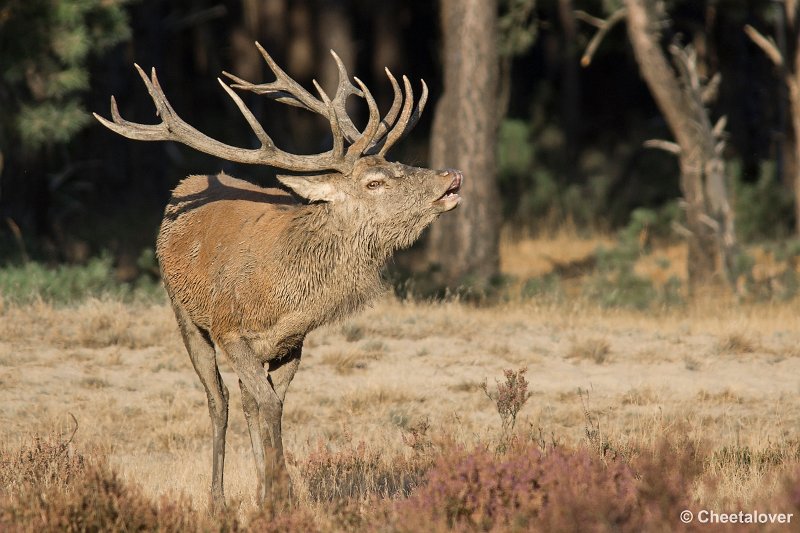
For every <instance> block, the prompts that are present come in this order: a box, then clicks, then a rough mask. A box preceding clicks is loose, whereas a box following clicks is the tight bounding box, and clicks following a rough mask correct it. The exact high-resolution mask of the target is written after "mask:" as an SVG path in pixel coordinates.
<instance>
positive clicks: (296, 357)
mask: <svg viewBox="0 0 800 533" xmlns="http://www.w3.org/2000/svg"><path fill="white" fill-rule="evenodd" d="M222 345H223V346H224V350H225V352H226V354H227V356H228V358H229V360H230V362H231V366H233V368H234V370H235V371H236V373H237V374H238V376H239V380H240V384H241V386H242V404H243V408H244V411H245V417H246V419H247V422H248V427H249V429H250V434H251V443H252V445H253V455H254V458H255V461H256V467H257V471H258V485H259V500H260V501H261V502H262V503H263V501H264V500H265V498H266V496H267V494H268V492H270V491H271V490H272V487H273V486H276V487H284V486H285V487H286V490H287V492H288V490H289V485H290V480H289V477H288V474H287V473H286V464H285V461H284V457H283V439H282V436H281V418H282V414H283V400H284V398H285V397H286V390H287V389H288V387H289V384H290V383H291V381H292V378H293V377H294V374H295V372H296V371H297V368H298V366H299V365H300V355H301V351H302V341H300V344H298V345H296V346H293V347H292V348H290V349H289V350H288V352H287V351H286V349H285V348H272V349H266V350H263V348H265V347H264V345H263V343H258V345H257V347H256V349H254V347H253V345H252V343H251V342H249V341H248V340H247V339H245V338H243V337H235V338H228V339H226V340H225V341H223V343H222ZM274 346H276V347H277V346H285V343H275V344H274ZM265 352H266V353H265ZM282 353H285V355H283V356H282V357H281V356H280V355H281V354H282ZM265 360H266V361H267V365H268V373H267V372H265V366H267V365H265V364H262V361H265Z"/></svg>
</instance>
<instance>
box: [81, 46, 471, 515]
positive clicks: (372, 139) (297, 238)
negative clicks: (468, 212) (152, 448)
mask: <svg viewBox="0 0 800 533" xmlns="http://www.w3.org/2000/svg"><path fill="white" fill-rule="evenodd" d="M256 46H257V47H258V49H259V51H260V52H261V54H262V55H263V56H264V59H265V60H266V62H267V64H268V65H269V68H270V69H271V71H272V72H273V74H274V75H275V78H276V79H275V81H273V82H270V83H263V84H253V83H249V82H247V81H245V80H242V79H240V78H238V77H236V76H234V75H232V74H228V73H224V74H225V76H227V77H228V78H230V79H231V80H233V82H235V83H233V84H231V86H230V87H228V86H227V85H225V83H224V82H223V81H222V80H219V79H218V81H219V82H220V84H221V85H222V88H223V89H224V90H225V91H226V92H227V93H228V95H229V96H230V97H231V99H232V100H233V101H234V103H235V104H236V105H237V106H238V108H239V110H240V111H241V113H242V114H243V115H244V117H245V119H247V122H248V124H249V125H250V127H251V128H252V130H253V133H254V134H255V136H256V138H257V139H258V141H259V142H260V144H261V146H260V147H259V148H253V149H247V148H237V147H235V146H230V145H227V144H224V143H222V142H220V141H217V140H215V139H212V138H210V137H208V136H206V135H204V134H203V133H201V132H200V131H198V130H196V129H195V128H193V127H192V126H190V125H189V124H188V123H186V122H185V121H184V120H182V119H181V118H180V117H179V116H178V115H177V114H176V113H175V110H174V109H173V107H172V106H171V105H170V103H169V102H168V101H167V97H166V96H165V95H164V91H163V90H162V88H161V86H160V85H159V82H158V78H157V77H156V71H155V69H153V71H152V73H151V75H150V77H148V76H147V75H146V74H145V73H144V71H142V69H141V68H140V67H139V66H138V65H136V69H137V70H138V71H139V74H140V76H141V77H142V80H143V81H144V83H145V85H146V86H147V90H148V91H149V93H150V97H151V98H152V99H153V103H154V104H155V107H156V112H157V114H158V116H159V117H160V118H161V122H160V123H159V124H138V123H134V122H129V121H127V120H125V119H123V118H122V117H121V116H120V114H119V110H118V109H117V104H116V101H115V99H114V97H113V96H112V97H111V116H112V121H109V120H107V119H105V118H103V117H101V116H99V115H97V114H95V115H94V116H95V117H96V118H97V120H99V121H100V122H101V123H102V124H103V125H104V126H106V127H107V128H109V129H110V130H112V131H115V132H116V133H119V134H120V135H123V136H125V137H127V138H129V139H136V140H141V141H178V142H181V143H183V144H185V145H187V146H190V147H192V148H194V149H196V150H199V151H201V152H205V153H207V154H211V155H214V156H217V157H220V158H222V159H227V160H229V161H234V162H238V163H250V164H260V165H269V166H273V167H277V168H281V169H285V170H287V171H292V172H297V173H299V174H294V175H280V176H278V179H279V180H280V181H281V183H283V185H285V186H286V187H288V188H289V189H290V190H291V191H292V192H293V193H295V195H296V196H295V195H293V194H290V193H289V192H286V191H284V190H281V189H265V188H261V187H257V186H255V185H252V184H250V183H248V182H245V181H241V180H238V179H235V178H232V177H230V176H227V175H225V174H218V175H215V176H212V175H203V176H191V177H189V178H186V179H185V180H183V181H182V182H181V183H180V184H179V185H178V186H177V187H176V188H175V190H174V191H173V193H172V197H171V199H170V201H169V204H168V205H167V208H166V211H165V214H164V220H163V222H162V224H161V229H160V231H159V234H158V242H157V254H158V259H159V263H160V265H161V275H162V278H163V281H164V286H165V288H166V290H167V293H168V294H169V297H170V300H171V301H172V306H173V308H174V311H175V316H176V317H177V320H178V325H179V327H180V330H181V334H182V335H183V341H184V343H185V345H186V349H187V350H188V352H189V356H190V358H191V360H192V364H193V365H194V368H195V370H196V371H197V374H198V376H199V377H200V381H202V383H203V386H204V387H205V390H206V394H207V396H208V409H209V412H210V415H211V424H212V430H213V454H214V457H213V466H212V479H211V503H212V505H213V506H214V507H218V506H220V505H223V504H224V495H223V470H224V461H225V430H226V428H227V422H228V389H227V387H226V386H225V385H224V383H223V382H222V379H221V376H220V373H219V369H218V366H217V356H218V354H220V353H221V354H225V356H226V357H227V358H228V361H230V364H231V366H232V367H233V368H234V370H235V371H236V374H237V375H238V377H239V387H240V389H241V392H242V405H243V407H244V415H245V418H246V420H247V425H248V427H249V430H250V439H251V443H252V447H253V455H254V457H255V463H256V471H257V475H258V487H259V489H258V490H259V499H260V500H261V501H262V502H263V500H264V498H265V497H266V495H267V493H268V492H269V491H270V490H271V487H272V485H273V483H274V482H275V481H276V480H278V479H284V480H285V479H286V473H285V464H284V459H283V445H282V441H281V415H282V412H283V402H284V398H285V395H286V390H287V388H288V387H289V383H290V382H291V381H292V378H293V377H294V374H295V372H296V371H297V367H298V365H299V364H300V354H301V351H302V347H303V339H304V337H305V336H306V334H308V332H309V331H311V330H313V329H314V328H317V327H319V326H320V325H322V324H325V323H327V322H330V321H332V320H336V319H338V318H340V317H343V316H345V315H347V314H349V313H352V312H354V311H355V310H357V309H358V308H360V307H361V306H363V305H364V304H365V303H366V302H368V301H369V300H370V298H372V297H373V296H375V295H376V294H378V293H379V292H380V290H381V287H382V284H381V276H380V272H381V269H382V267H383V265H384V264H385V262H386V260H387V259H388V258H389V256H390V255H391V254H392V252H394V251H395V250H397V249H400V248H404V247H407V246H409V245H411V243H413V242H414V241H415V240H416V239H417V238H418V237H419V235H420V233H421V232H422V230H423V229H424V228H425V227H426V226H428V225H429V224H430V223H431V222H433V221H434V220H435V219H436V218H437V217H438V216H439V215H441V214H442V213H444V212H445V211H450V210H451V209H453V208H455V207H456V206H457V205H458V204H459V202H460V200H461V198H460V196H459V194H458V192H459V189H460V187H461V182H462V179H463V178H462V175H461V173H460V172H458V171H456V170H443V171H434V170H430V169H426V168H415V167H410V166H406V165H403V164H400V163H395V162H391V161H387V160H386V159H385V155H386V152H387V151H388V150H389V149H390V148H391V147H392V145H393V144H395V143H396V142H397V141H398V140H399V139H400V138H401V137H403V136H404V135H405V134H406V133H408V131H409V130H411V128H412V127H413V126H414V124H415V123H416V122H417V120H418V119H419V116H420V114H421V113H422V110H423V108H424V106H425V102H426V100H427V96H428V91H427V87H426V86H425V82H424V81H423V82H422V96H421V98H420V100H419V102H418V104H417V106H416V108H414V94H413V91H412V89H411V84H410V83H409V81H408V79H407V78H406V77H405V76H403V85H404V90H403V92H402V93H401V90H400V85H399V83H398V82H397V80H396V79H395V78H394V76H392V74H391V73H390V72H389V70H388V69H387V70H386V74H387V76H388V78H389V81H390V82H391V84H392V87H393V89H394V101H393V103H392V106H391V108H390V109H389V112H388V113H387V114H386V116H385V117H384V118H383V119H381V117H380V114H379V111H378V107H377V105H376V104H375V100H374V99H373V97H372V94H370V92H369V89H367V87H366V86H365V85H364V83H362V82H361V80H359V79H358V78H354V79H355V82H356V84H357V85H358V87H356V86H355V85H353V84H352V83H351V82H350V79H349V77H348V74H347V71H346V69H345V67H344V65H343V64H342V61H341V60H340V59H339V57H338V56H337V55H336V54H335V53H334V52H333V51H332V52H331V53H332V55H333V59H334V60H335V61H336V64H337V66H338V68H339V84H338V87H337V90H336V94H335V95H334V98H333V99H330V98H329V97H328V95H326V94H325V92H324V91H323V90H322V89H321V88H320V87H319V85H318V84H317V83H316V82H314V86H315V88H316V91H317V93H318V94H319V98H317V97H315V96H313V95H312V94H311V93H309V92H308V91H306V90H305V89H304V88H303V87H301V86H300V85H299V84H298V83H297V82H296V81H295V80H293V79H292V78H291V77H289V76H288V75H287V74H286V73H285V72H284V71H283V70H282V69H281V68H280V67H279V66H278V65H277V64H276V63H275V62H274V61H273V59H272V58H271V57H270V56H269V54H267V52H266V51H265V50H264V49H263V48H262V47H261V46H260V45H259V44H258V43H256ZM232 88H234V89H241V90H245V91H250V92H253V93H256V94H260V95H264V96H267V97H268V98H272V99H274V100H277V101H279V102H282V103H285V104H289V105H293V106H298V107H301V108H304V109H307V110H309V111H312V112H314V113H318V114H320V115H322V116H324V117H325V118H327V120H328V122H329V123H330V129H331V133H332V134H333V147H332V148H331V149H330V150H328V151H327V152H324V153H320V154H315V155H297V154H291V153H287V152H284V151H282V150H281V149H279V148H278V147H276V146H275V144H274V143H273V141H272V139H271V138H270V137H269V135H267V133H266V132H265V131H264V129H263V127H262V126H261V124H259V122H258V121H257V120H256V118H255V116H253V113H252V112H251V111H250V110H249V109H248V108H247V106H246V105H245V103H244V102H243V101H242V99H241V98H239V96H238V95H237V94H236V93H235V92H234V91H233V90H232ZM351 95H356V96H358V97H360V98H363V99H364V100H365V101H366V103H367V107H368V109H369V120H368V121H367V124H366V126H364V129H363V130H361V131H359V129H358V128H357V127H356V126H355V125H354V124H353V121H352V120H351V118H350V117H349V116H348V115H347V112H346V111H345V101H346V100H347V98H348V97H349V96H351ZM297 197H300V198H301V199H302V200H300V201H299V200H297Z"/></svg>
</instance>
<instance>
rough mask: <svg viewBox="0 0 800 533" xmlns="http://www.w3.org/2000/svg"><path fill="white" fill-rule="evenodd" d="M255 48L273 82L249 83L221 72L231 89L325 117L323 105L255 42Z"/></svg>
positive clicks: (325, 111) (325, 112)
mask: <svg viewBox="0 0 800 533" xmlns="http://www.w3.org/2000/svg"><path fill="white" fill-rule="evenodd" d="M256 48H258V51H259V52H260V53H261V56H262V57H263V58H264V61H266V63H267V66H268V67H269V69H270V70H271V71H272V73H273V74H274V75H275V81H271V82H269V83H259V84H255V83H251V82H249V81H247V80H244V79H242V78H240V77H238V76H235V75H233V74H231V73H229V72H225V71H223V72H222V74H223V75H224V76H226V77H227V78H230V79H231V80H233V81H234V82H235V83H233V84H231V87H233V88H234V89H242V90H244V91H250V92H252V93H255V94H261V95H264V96H267V97H268V98H272V99H273V100H276V101H278V102H280V103H282V104H288V105H293V106H295V107H302V108H304V109H307V110H309V111H313V112H315V113H319V114H321V115H327V110H326V107H325V104H324V103H323V102H322V101H320V100H317V99H316V98H314V96H312V94H311V93H309V92H308V91H306V90H305V89H304V88H303V86H302V85H300V84H299V83H297V82H296V81H295V80H293V79H292V78H291V77H290V76H289V75H288V74H287V73H286V71H284V70H283V69H282V68H281V67H280V66H279V65H278V64H277V63H276V62H275V60H274V59H272V56H270V55H269V53H267V51H266V50H265V49H264V47H263V46H261V44H259V43H258V41H256Z"/></svg>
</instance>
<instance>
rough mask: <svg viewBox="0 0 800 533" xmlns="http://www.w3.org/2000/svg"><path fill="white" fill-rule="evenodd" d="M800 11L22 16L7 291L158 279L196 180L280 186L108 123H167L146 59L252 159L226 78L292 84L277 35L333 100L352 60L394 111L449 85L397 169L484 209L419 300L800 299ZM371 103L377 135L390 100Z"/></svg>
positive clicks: (99, 1) (179, 102)
mask: <svg viewBox="0 0 800 533" xmlns="http://www.w3.org/2000/svg"><path fill="white" fill-rule="evenodd" d="M796 16H797V5H796V2H795V1H793V0H786V1H784V2H782V1H773V0H670V1H664V2H659V1H655V0H650V1H648V0H626V1H622V0H618V1H614V0H464V1H458V0H440V1H437V2H431V1H428V0H408V1H400V0H384V1H381V2H371V1H366V0H242V1H235V0H228V1H218V0H195V1H186V0H174V1H169V2H167V1H158V0H138V1H126V0H0V264H2V265H3V268H2V274H0V291H2V294H3V297H4V298H5V299H7V300H14V299H26V298H29V297H31V296H30V295H32V294H36V295H38V296H37V297H45V298H51V299H59V298H61V297H62V296H61V294H62V292H63V291H70V290H72V291H76V292H81V291H89V292H91V291H94V290H96V291H99V292H103V291H106V290H112V289H109V287H112V286H113V287H115V288H114V289H113V290H120V291H128V290H134V289H136V288H137V287H140V286H145V285H147V284H156V283H157V273H158V272H157V265H156V263H155V260H154V257H153V247H154V241H155V235H156V232H157V228H158V224H159V222H160V217H161V215H162V213H163V209H164V206H165V204H166V201H167V199H168V197H169V193H170V190H171V189H172V188H173V187H174V186H175V185H176V184H177V182H178V181H179V180H180V179H182V178H183V177H185V176H186V175H189V174H201V173H216V172H219V171H220V170H224V171H225V172H227V173H229V174H232V175H234V176H237V177H240V178H246V179H249V180H252V181H254V182H256V183H259V184H262V185H272V184H274V170H273V169H271V168H266V167H255V166H246V165H236V164H232V163H229V162H225V161H220V160H217V159H214V158H211V157H209V156H205V155H203V154H199V153H196V152H194V151H192V150H191V149H188V148H186V147H184V146H181V145H177V144H173V143H141V142H135V141H129V140H127V139H124V138H121V137H119V136H118V135H116V134H113V133H111V132H110V131H108V130H106V129H105V128H103V127H102V126H100V125H99V124H98V123H97V122H96V121H94V119H93V118H92V117H91V115H90V112H92V111H95V112H98V113H100V114H102V115H104V116H109V96H110V95H112V94H113V95H115V96H116V98H117V102H118V103H119V106H120V111H121V113H122V115H123V117H125V118H127V119H129V120H133V121H137V122H145V123H147V122H150V123H153V122H156V120H157V119H156V117H155V116H154V109H153V106H152V102H151V101H150V98H149V96H148V94H147V91H146V89H145V88H144V85H143V84H142V82H141V80H140V79H139V78H138V75H137V74H136V71H135V70H134V68H133V63H134V62H136V63H138V64H140V65H141V66H142V67H143V68H145V70H146V69H147V68H148V67H150V66H154V67H156V68H157V69H158V73H159V79H160V81H161V83H162V86H163V88H164V90H165V92H166V94H167V96H168V97H169V98H170V101H171V103H172V104H173V106H174V107H175V108H176V109H177V111H178V113H179V114H180V115H181V116H182V117H183V118H184V119H186V120H187V121H188V122H189V123H191V124H192V125H194V126H196V127H197V128H198V129H200V130H201V131H203V132H205V133H207V134H208V135H210V136H212V137H214V138H216V139H220V140H222V141H224V142H226V143H228V144H236V145H238V146H242V147H247V146H251V145H253V143H254V142H255V139H254V138H252V134H251V132H250V129H249V128H248V127H247V124H246V123H245V121H244V120H243V119H242V117H241V114H240V113H239V112H238V110H237V109H236V107H235V106H234V105H233V104H232V103H231V102H230V100H229V99H228V97H227V96H226V95H225V94H224V92H223V91H222V90H221V89H220V87H219V86H218V84H217V83H216V81H215V79H214V78H216V77H217V76H220V73H221V71H223V70H226V71H229V72H232V73H234V74H236V75H238V76H240V77H242V78H245V79H247V80H250V81H253V82H256V83H259V82H265V81H270V79H269V77H268V69H267V68H266V65H265V63H264V61H263V59H262V58H261V56H260V55H259V53H258V51H257V50H256V48H255V46H254V44H253V42H254V41H259V42H260V43H261V44H262V45H263V46H264V47H265V48H266V49H267V50H268V51H269V52H270V54H271V55H272V56H273V57H274V58H275V59H276V61H277V62H278V64H280V65H282V66H283V67H284V68H285V70H286V71H287V72H288V73H289V74H290V75H291V76H292V77H294V78H295V79H296V80H298V81H299V82H300V83H301V84H302V85H304V86H305V87H307V88H308V87H311V81H312V79H317V80H318V81H319V82H320V83H321V85H322V86H323V87H324V88H325V89H326V90H327V91H328V92H329V94H332V93H333V89H334V88H335V85H336V81H337V72H336V69H335V64H334V63H333V61H332V60H331V58H330V56H329V54H328V50H329V49H334V50H336V51H337V52H338V54H339V55H340V56H341V57H342V59H343V61H344V63H345V64H346V65H347V68H348V71H349V73H350V74H351V75H357V76H359V77H360V78H361V79H362V80H364V81H365V82H366V83H367V85H368V86H369V87H370V88H371V89H372V91H373V93H374V94H375V95H376V98H377V99H378V103H379V106H380V107H381V109H382V111H383V112H384V113H385V111H386V109H388V107H389V105H390V103H391V99H392V91H391V86H390V85H389V83H388V81H387V79H386V76H385V74H384V72H383V68H384V67H389V68H390V69H391V70H392V72H393V73H394V74H395V75H398V76H399V75H401V74H406V75H408V76H409V78H410V79H411V80H412V84H413V86H414V88H415V90H416V91H418V90H419V81H418V80H419V79H420V78H424V79H425V80H426V82H427V84H428V86H429V87H430V91H431V96H430V100H429V102H430V103H429V106H428V108H427V109H426V112H425V113H424V115H423V118H422V120H421V121H420V123H419V124H418V125H417V127H416V129H415V130H414V131H413V132H412V133H411V135H409V137H408V138H407V139H405V140H404V141H403V142H401V143H399V144H398V146H397V147H396V148H395V149H394V150H393V151H392V153H391V154H390V158H392V159H397V160H400V161H403V162H404V163H408V164H415V165H420V166H432V167H437V168H441V167H445V166H446V167H456V168H460V169H461V170H463V171H464V172H465V175H466V176H467V185H466V189H465V191H464V197H465V202H464V205H463V206H462V207H461V208H459V210H457V211H456V212H455V213H453V214H451V215H448V216H447V217H443V218H442V220H441V221H440V222H437V224H435V227H434V229H433V230H432V231H431V233H430V234H429V235H426V236H425V238H424V239H423V240H422V242H421V243H419V244H418V245H417V246H415V248H414V249H413V250H412V251H411V252H409V253H406V254H404V255H402V256H401V257H400V258H399V259H397V260H396V261H395V262H393V263H392V264H391V265H390V274H389V276H390V279H391V280H392V281H393V282H394V284H395V287H396V290H397V291H398V293H400V294H405V293H407V292H408V291H411V290H414V291H417V292H420V293H424V294H435V293H441V292H442V291H443V290H444V288H445V287H450V288H451V289H452V288H454V287H462V288H465V290H466V292H471V293H473V294H486V293H488V292H491V291H493V290H495V289H497V288H498V287H501V288H508V287H512V288H513V290H514V291H522V294H524V295H528V296H539V297H552V298H562V297H564V296H565V295H569V294H570V291H579V292H580V293H582V294H585V295H588V296H590V297H593V298H597V299H598V300H599V301H600V302H601V303H604V304H608V305H617V304H620V305H632V306H636V307H648V306H652V305H671V302H681V301H685V300H686V298H688V297H689V295H690V294H691V293H692V292H693V291H694V290H695V289H697V288H698V287H705V286H707V285H714V286H718V287H720V288H722V289H723V290H725V291H729V292H732V293H734V294H737V295H739V296H741V297H743V298H767V299H772V298H781V299H785V298H793V297H794V296H795V294H796V293H797V287H798V282H797V277H798V272H797V270H798V267H797V265H798V260H797V256H798V251H800V245H798V241H797V240H796V237H797V235H798V227H800V220H798V217H797V213H798V199H800V178H799V177H798V175H800V157H798V154H799V153H800V148H798V147H800V143H798V137H800V135H799V134H798V125H800V72H798V65H799V64H800V61H798V58H800V48H798V31H797V30H798V28H797V21H796ZM648 44H650V45H653V46H648ZM242 96H243V98H245V100H246V101H247V103H248V105H249V106H250V107H251V109H253V110H254V112H255V113H256V115H257V116H258V117H259V119H260V120H261V121H262V123H263V124H264V125H265V129H266V130H267V131H268V132H269V133H270V135H272V137H273V138H274V139H275V140H276V143H277V144H278V145H279V146H281V147H282V148H283V149H285V150H287V151H291V152H295V153H314V152H318V151H320V150H325V149H326V146H327V145H328V144H329V143H330V139H329V131H328V129H327V125H326V123H325V121H324V120H322V119H321V118H320V117H317V116H314V115H312V114H310V113H307V112H304V111H302V110H298V109H297V108H290V107H288V106H285V105H281V104H278V103H276V102H273V101H270V100H267V99H265V98H263V97H258V96H256V95H253V94H247V93H243V94H242ZM351 100H353V101H352V102H351V104H352V114H353V115H354V116H355V117H356V122H357V123H359V120H363V119H364V118H365V116H366V106H364V105H363V102H357V101H355V100H356V99H355V98H353V99H351ZM445 219H446V220H445ZM465 228H466V230H465ZM565 234H568V237H564V235H565ZM545 236H547V237H548V241H547V242H549V243H550V244H544V243H543V241H541V239H543V238H544V237H545ZM537 239H540V240H537ZM553 243H555V244H553ZM547 246H549V248H546V247H547ZM545 248H546V250H545V252H546V256H544V257H543V256H542V254H543V253H544V252H542V250H543V249H545ZM532 250H533V251H532ZM536 250H538V252H537V251H536ZM537 254H538V255H537ZM659 254H660V255H659ZM67 273H69V274H67ZM57 275H62V276H64V277H61V278H56V277H53V276H57ZM576 277H581V278H582V281H581V283H580V284H578V285H576V286H574V287H573V286H571V285H570V281H569V280H571V279H573V278H576ZM36 280H38V281H36ZM53 280H56V281H53ZM409 280H411V281H409ZM47 283H56V285H58V287H52V288H49V289H47V288H44V289H43V288H42V287H45V286H46V284H47ZM37 284H38V285H37ZM65 287H66V288H65ZM117 287H121V288H117ZM126 287H128V288H126ZM64 297H66V296H64Z"/></svg>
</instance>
